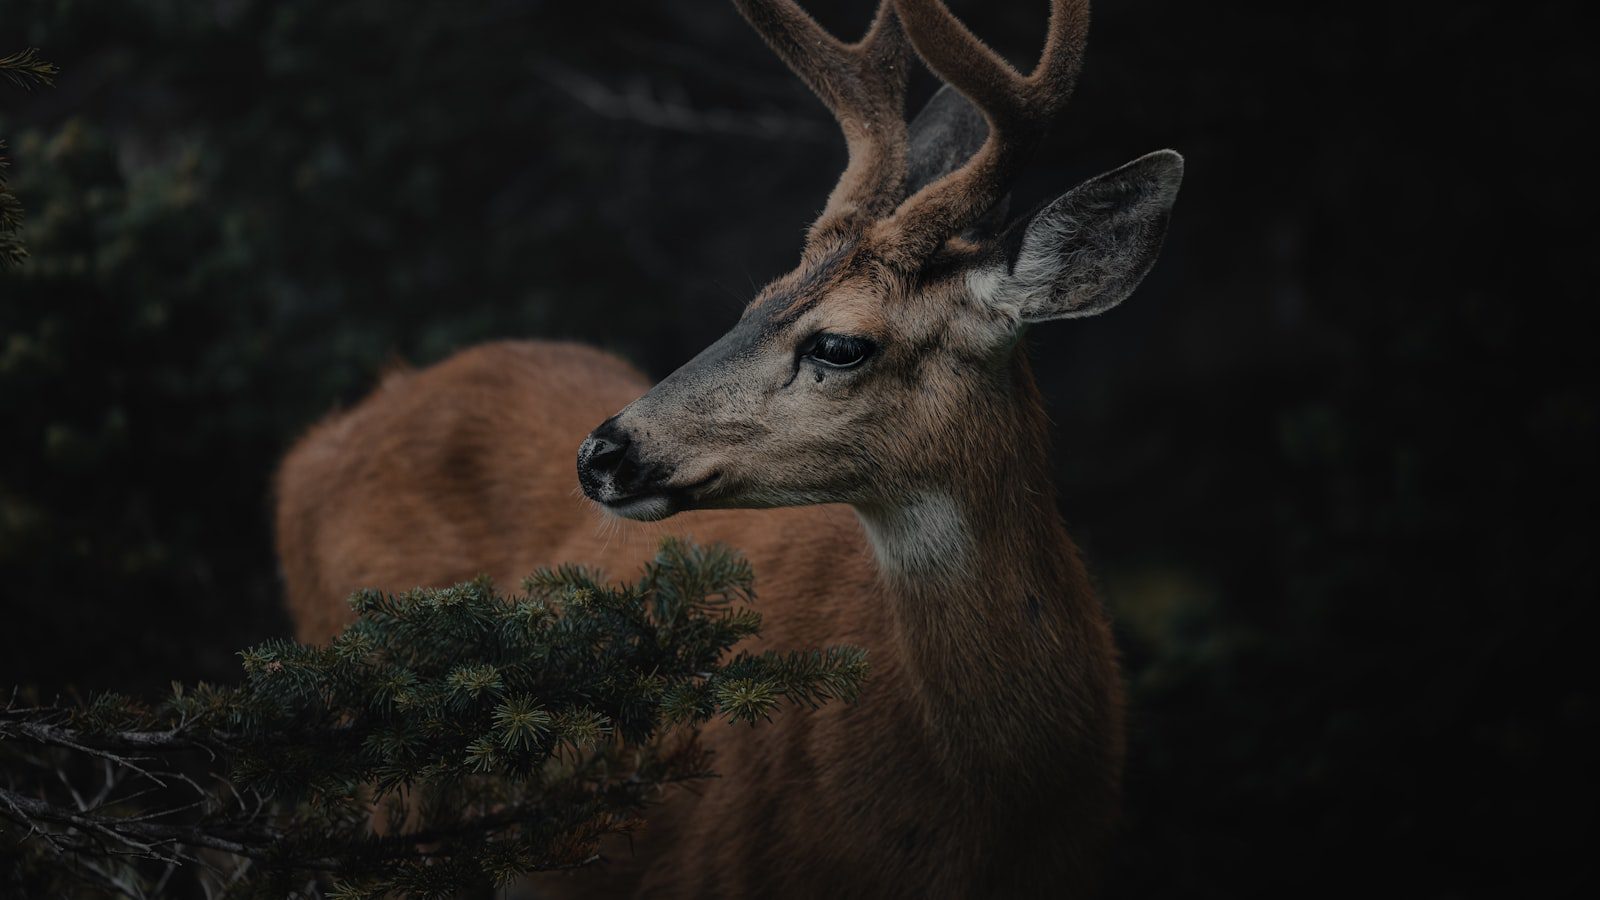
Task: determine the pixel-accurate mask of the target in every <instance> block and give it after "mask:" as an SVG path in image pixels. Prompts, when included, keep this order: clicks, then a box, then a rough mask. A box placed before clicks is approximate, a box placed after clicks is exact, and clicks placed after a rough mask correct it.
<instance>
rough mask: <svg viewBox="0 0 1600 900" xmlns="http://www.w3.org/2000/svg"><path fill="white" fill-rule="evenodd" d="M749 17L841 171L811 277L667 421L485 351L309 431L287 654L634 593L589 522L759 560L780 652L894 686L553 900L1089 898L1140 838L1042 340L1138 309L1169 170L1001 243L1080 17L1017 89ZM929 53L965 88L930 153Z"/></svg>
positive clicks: (585, 366)
mask: <svg viewBox="0 0 1600 900" xmlns="http://www.w3.org/2000/svg"><path fill="white" fill-rule="evenodd" d="M735 4H736V5H737V6H738V8H739V10H740V11H741V12H742V13H743V14H744V16H745V17H746V18H747V19H748V20H749V21H750V22H751V24H753V25H754V26H755V28H756V29H757V30H758V31H759V32H760V33H761V35H762V37H763V38H765V40H766V41H767V43H768V44H769V45H771V47H772V49H773V50H774V51H775V52H776V53H777V54H778V55H779V56H780V57H782V58H783V60H784V61H785V62H786V63H788V65H789V66H790V67H791V68H792V69H793V70H794V71H795V73H796V74H798V75H799V77H800V78H801V79H803V80H804V81H805V82H806V84H807V85H809V86H810V87H811V89H812V90H813V91H814V92H815V93H816V94H817V95H818V96H819V97H820V98H821V99H822V101H823V102H824V103H825V104H826V105H827V106H828V108H829V109H830V110H831V111H832V112H833V114H834V116H835V117H836V118H837V119H838V121H839V125H840V127H841V129H842V130H843V132H844V136H845V139H846V142H847V146H848V151H849V162H848V164H847V166H846V168H845V171H844V175H843V177H842V178H841V179H840V180H839V184H838V187H837V188H835V189H834V191H833V193H832V195H831V196H830V197H829V198H828V202H827V205H826V208H825V209H824V210H823V212H822V214H821V217H820V218H819V219H818V220H817V221H816V223H815V224H814V225H812V227H811V229H810V231H809V233H808V237H807V240H806V242H805V248H804V251H803V253H802V255H801V261H800V264H799V266H798V267H797V268H796V269H795V270H794V271H793V272H791V273H790V274H788V275H785V276H783V277H781V278H779V279H778V280H776V281H774V282H773V283H772V284H770V285H769V286H767V287H766V288H765V289H764V290H762V291H761V292H760V293H759V294H758V295H757V296H756V297H755V299H754V300H753V301H751V303H750V304H749V306H748V307H747V308H746V309H745V311H744V314H743V315H742V317H741V318H740V320H739V321H738V323H737V324H736V325H734V327H733V329H732V330H731V331H729V332H728V333H727V335H726V336H724V337H723V338H722V339H720V340H719V341H717V342H716V343H715V344H713V345H712V346H711V347H709V348H708V349H706V350H705V351H704V352H703V353H701V354H700V355H699V356H697V357H695V358H694V359H693V360H691V361H690V362H688V363H687V364H685V365H684V366H683V367H682V368H681V369H679V370H678V371H676V372H674V373H673V374H672V375H671V376H669V377H668V378H667V379H666V380H665V381H662V382H661V383H660V384H657V385H655V386H654V387H651V386H650V385H649V384H648V383H647V382H646V380H645V379H644V378H643V377H642V376H641V375H640V374H639V373H638V372H637V371H635V370H634V369H633V368H631V367H629V366H628V365H627V364H626V363H624V362H622V361H621V360H618V359H616V358H614V357H612V356H609V355H607V354H604V353H601V352H599V351H596V350H592V349H587V348H584V347H581V346H576V345H572V344H553V343H538V342H516V343H497V344H490V345H486V346H481V347H476V348H473V349H470V350H466V351H464V352H462V353H460V354H458V355H456V356H454V357H452V358H450V359H448V360H445V361H444V362H442V363H439V364H437V365H435V366H433V367H431V368H428V369H424V370H421V371H417V372H409V373H401V374H395V375H391V376H389V377H388V378H386V379H385V380H384V381H383V383H382V385H381V386H380V387H379V388H378V389H377V390H376V391H375V392H374V393H373V394H372V396H370V397H368V398H367V399H366V400H365V401H364V402H362V403H361V404H360V405H359V406H357V407H355V408H354V409H352V410H350V411H349V412H346V413H343V414H341V415H336V416H334V417H333V418H331V419H329V420H327V421H325V422H323V423H322V424H320V425H318V426H317V427H316V428H314V429H313V430H312V431H311V432H310V433H309V434H308V435H307V436H306V437H305V438H304V439H302V440H301V441H300V443H299V444H298V445H297V446H296V447H295V448H294V450H293V451H292V452H291V453H290V454H289V456H288V458H287V459H286V460H285V461H284V464H283V468H282V471H281V473H280V475H279V481H278V486H279V501H278V512H277V531H278V545H279V552H280V555H281V557H282V562H283V571H284V574H285V577H286V579H287V582H288V600H289V604H290V606H291V609H292V612H293V615H294V619H295V622H296V623H297V628H298V631H299V635H300V637H301V638H302V639H307V640H317V639H325V638H327V637H328V636H329V635H330V634H332V633H333V632H334V631H335V630H336V629H337V628H338V627H340V626H341V625H342V624H343V623H344V622H345V620H346V619H347V618H349V615H350V614H349V612H348V610H347V608H346V606H345V604H344V602H343V601H344V598H345V597H346V595H348V594H349V593H350V592H352V591H353V590H355V589H357V588H362V587H379V588H385V589H394V590H398V589H405V588H410V587H413V586H416V585H443V584H447V583H451V582H455V581H459V580H462V579H466V578H470V577H472V576H474V575H476V574H478V573H488V574H489V575H491V576H493V577H494V578H496V579H497V580H499V581H501V582H503V583H515V582H516V580H517V579H519V578H520V577H521V576H523V575H524V574H526V573H527V572H529V571H531V570H533V569H534V568H536V567H538V566H541V565H546V564H551V563H556V562H561V561H579V562H584V563H589V564H593V565H597V566H600V567H602V568H604V569H605V570H607V571H608V572H611V573H612V574H628V573H630V572H631V571H633V570H634V569H635V568H636V567H637V566H638V565H639V564H640V563H641V562H642V561H643V560H644V559H645V558H646V557H647V556H648V555H649V554H650V552H651V550H652V549H653V546H654V535H650V536H645V535H639V536H637V537H636V538H631V539H630V536H629V534H628V533H624V534H622V535H617V534H608V533H606V531H607V530H608V529H607V528H601V527H598V526H599V523H598V522H597V517H596V515H595V514H594V512H593V510H594V508H595V507H598V508H600V509H601V510H604V511H605V513H606V514H608V515H609V516H610V517H612V518H620V519H623V520H638V521H655V520H660V519H665V518H667V517H669V516H678V517H679V518H678V519H676V520H675V523H681V526H680V527H678V528H677V529H676V530H678V531H681V532H683V533H685V534H689V535H692V536H693V537H694V538H695V539H697V540H700V541H722V542H725V543H727V544H729V545H731V546H733V547H735V548H738V549H739V550H741V551H742V552H743V553H745V554H746V555H747V556H748V557H749V559H750V560H751V562H752V563H753V565H754V567H755V571H756V573H757V577H758V587H759V589H760V592H761V596H762V598H763V608H764V609H765V610H766V613H767V615H766V621H767V627H766V630H765V633H764V635H763V642H764V643H768V644H770V645H772V646H777V647H797V646H816V645H820V644H827V643H849V644H855V645H858V646H861V647H864V648H867V650H868V652H869V660H870V662H871V664H872V676H871V680H870V682H869V685H868V688H867V690H866V692H865V693H864V694H863V696H862V697H861V699H860V701H859V703H857V704H855V705H853V706H847V705H844V704H833V705H830V706H827V707H825V708H824V709H822V710H820V711H818V712H816V713H809V714H792V715H785V716H782V717H780V719H779V720H778V721H777V722H775V723H774V724H771V725H766V726H763V727H761V728H758V729H755V730H747V729H743V728H740V729H733V728H726V727H721V726H712V727H709V728H708V729H707V734H706V740H707V742H708V744H709V746H710V747H711V748H712V749H713V750H714V752H715V753H716V757H715V758H716V766H717V768H718V769H719V771H720V772H721V775H722V777H721V778H720V779H718V780H715V781H713V782H711V783H709V784H707V785H705V786H704V788H703V789H701V790H700V791H698V792H697V793H694V792H683V793H678V794H674V795H672V796H670V797H668V798H667V799H666V800H665V801H664V803H663V805H662V806H661V807H660V808H659V809H658V810H656V811H655V812H654V813H653V815H652V817H651V822H652V825H651V828H650V830H649V832H648V833H647V834H646V835H645V836H644V837H643V838H641V839H639V840H638V841H637V842H636V844H635V847H634V849H633V850H632V851H631V852H624V853H620V854H618V858H617V859H616V860H614V861H613V862H611V863H610V864H608V865H607V866H605V867H603V868H602V869H600V870H598V871H596V872H593V873H589V874H587V875H584V876H580V877H578V878H576V879H571V880H565V881H560V882H554V883H551V884H549V885H546V887H547V888H548V889H550V890H552V891H560V892H565V891H573V890H576V891H578V892H587V893H594V894H605V895H618V894H621V895H645V896H653V897H672V896H732V897H764V896H796V897H824V896H832V897H845V896H849V897H856V896H861V897H883V896H906V897H930V896H949V897H970V896H985V895H996V896H1038V895H1042V894H1048V895H1051V896H1073V895H1081V894H1084V893H1086V892H1088V891H1089V890H1090V889H1091V887H1092V884H1093V881H1094V872H1095V868H1096V859H1097V857H1098V856H1099V855H1100V853H1101V851H1102V847H1103V845H1104V842H1105V840H1106V836H1107V832H1108V830H1109V829H1110V826H1111V824H1112V822H1113V820H1114V817H1115V811H1116V807H1117V798H1118V785H1119V779H1120V770H1121V764H1122V756H1123V737H1122V711H1121V710H1122V699H1121V687H1120V680H1119V675H1118V670H1117V663H1116V651H1115V648H1114V646H1113V644H1112V639H1111V632H1110V627H1109V623H1108V621H1107V617H1106V613H1105V611H1104V610H1103V609H1102V607H1101V604H1100V603H1099V601H1098V600H1097V598H1096V597H1095V595H1094V593H1093V590H1092V588H1091V585H1090V580H1089V578H1088V576H1087V575H1086V573H1085V570H1084V566H1083V563H1082V562H1081V561H1080V559H1079V555H1078V551H1077V549H1076V548H1075V547H1074V545H1073V543H1072V540H1071V539H1070V538H1069V537H1068V536H1067V533H1066V531H1065V529H1064V528H1063V525H1062V521H1061V517H1060V515H1059V513H1058V511H1057V508H1056V501H1055V496H1054V491H1053V488H1052V485H1051V479H1050V474H1049V473H1050V466H1049V448H1048V437H1049V434H1048V432H1049V429H1048V426H1047V421H1046V416H1045V412H1044V409H1043V408H1042V406H1041V401H1040V398H1039V394H1038V391H1037V389H1036V388H1035V385H1034V380H1033V377H1032V375H1031V374H1030V371H1029V366H1028V358H1027V354H1026V353H1025V351H1024V349H1023V342H1022V340H1021V338H1022V333H1023V331H1024V329H1025V328H1026V326H1027V325H1028V324H1030V323H1033V322H1041V321H1045V320H1049V319H1061V318H1076V317H1081V316H1089V315H1094V314H1097V313H1100V312H1104V311H1105V310H1107V309H1109V308H1110V307H1112V306H1114V305H1116V304H1117V303H1118V302H1120V301H1121V300H1122V299H1123V298H1124V297H1126V296H1128V294H1129V293H1130V292H1132V291H1133V289H1134V287H1135V286H1136V285H1137V284H1138V283H1139V281H1140V280H1141V279H1142V278H1143V276H1144V274H1145V273H1146V272H1147V271H1148V270H1149V268H1150V266H1151V265H1152V263H1153V262H1154V260H1155V258H1156V254H1157V252H1158V250H1159V248H1160V244H1161V240H1162V236H1163V234H1164V232H1165V229H1166V223H1167V219H1168V216H1169V214H1170V211H1171V208H1172V204H1173V201H1174V198H1175V196H1176V194H1177V191H1178V184H1179V181H1180V179H1181V177H1182V172H1183V161H1182V158H1181V157H1179V156H1178V155H1177V154H1176V153H1173V152H1170V151H1161V152H1157V153H1152V154H1150V155H1148V156H1144V157H1141V158H1140V159H1137V160H1135V161H1133V162H1131V163H1128V164H1127V165H1125V166H1123V167H1122V168H1120V169H1117V170H1115V171H1112V172H1110V173H1107V174H1104V175H1101V176H1098V177H1096V178H1093V179H1091V180H1089V181H1088V182H1086V183H1084V184H1082V185H1080V186H1078V187H1077V188H1074V189H1073V190H1072V191H1070V192H1068V193H1067V194H1065V195H1063V196H1061V197H1060V198H1058V199H1057V200H1055V201H1054V202H1052V203H1050V204H1048V205H1046V206H1043V207H1042V208H1040V209H1038V210H1037V211H1036V212H1033V213H1032V214H1029V215H1027V216H1023V217H1021V218H1020V219H1018V220H1016V221H1015V222H1013V223H1012V224H1010V225H1009V226H1006V227H1000V226H999V224H998V222H997V219H998V218H999V215H1000V214H999V213H998V212H997V210H998V208H999V207H1001V206H1002V205H1003V204H1002V203H1001V201H1002V197H1003V195H1004V193H1005V190H1006V186H1007V183H1008V181H1009V180H1010V179H1011V178H1012V177H1013V176H1014V175H1015V174H1016V172H1017V170H1018V167H1019V166H1020V165H1021V164H1022V163H1023V162H1024V161H1025V160H1026V158H1027V157H1028V155H1029V153H1030V151H1031V150H1033V149H1034V148H1035V147H1036V145H1037V144H1038V142H1039V139H1040V137H1041V133H1042V132H1043V131H1044V129H1045V127H1046V125H1047V124H1048V123H1049V122H1050V121H1051V120H1052V119H1053V118H1054V117H1055V115H1056V113H1057V112H1058V111H1059V110H1060V109H1061V108H1062V106H1063V105H1064V104H1065V103H1066V100H1067V97H1068V95H1069V94H1070V93H1071V91H1072V88H1073V84H1074V81H1075V78H1076V76H1077V72H1078V68H1079V62H1080V59H1081V54H1082V50H1083V46H1084V38H1085V33H1086V30H1087V26H1088V6H1089V4H1088V0H1052V3H1051V12H1050V24H1049V33H1048V37H1047V38H1046V41H1045V46H1044V51H1043V55H1042V59H1041V61H1040V63H1039V64H1038V67H1037V68H1036V69H1035V70H1034V71H1033V72H1032V74H1029V75H1026V76H1024V75H1021V74H1019V73H1018V72H1017V71H1015V70H1014V69H1012V68H1011V66H1010V65H1008V64H1007V63H1006V62H1004V61H1003V60H1002V59H1000V57H998V56H997V55H996V54H995V53H993V52H992V51H990V50H989V49H988V48H987V47H986V46H985V45H984V44H983V43H981V42H980V41H979V40H978V39H977V38H975V37H974V36H973V35H972V34H971V33H970V32H969V31H968V30H967V29H966V28H965V27H964V26H963V25H961V24H960V23H959V22H958V21H957V20H956V19H955V18H954V17H953V16H952V14H951V13H950V12H949V11H948V10H947V9H946V8H945V6H944V5H943V4H942V3H940V2H938V0H886V2H884V3H883V4H882V6H880V8H879V9H878V12H877V15H876V17H875V18H874V20H873V22H872V25H871V27H870V29H869V31H868V32H867V34H866V36H865V37H864V38H863V39H862V40H861V41H860V42H858V43H855V44H845V43H843V42H841V41H839V40H837V39H835V38H834V37H832V36H831V35H829V34H827V33H826V32H825V31H824V30H823V29H822V28H821V27H820V26H819V25H817V23H816V22H815V21H814V20H813V19H811V18H810V17H809V16H808V15H807V14H806V13H804V12H803V11H801V10H800V9H799V8H798V7H797V6H796V5H795V4H794V2H792V0H735ZM912 49H914V50H915V52H916V54H917V55H918V56H920V57H921V58H922V60H923V61H924V62H925V63H926V64H927V65H928V66H929V68H931V69H932V70H933V71H934V73H936V74H937V75H938V76H940V77H941V78H943V79H944V81H945V82H947V87H945V88H944V89H943V90H941V91H940V92H939V93H938V94H937V95H936V96H935V97H934V99H933V101H932V102H930V104H929V105H928V107H927V109H926V110H925V111H924V112H923V113H922V114H921V115H919V116H918V117H917V118H916V120H915V121H913V122H912V123H911V124H910V125H907V123H906V121H905V119H904V115H903V105H904V92H905V87H906V81H907V66H908V63H909V57H910V50H912ZM618 409H620V410H621V412H616V411H617V410H618ZM612 413H615V415H612ZM606 416H610V418H605V417H606ZM602 419H604V421H603V422H602V423H601V424H600V425H599V427H598V428H595V429H594V430H593V431H592V432H589V429H590V428H591V427H593V425H594V423H596V422H599V421H600V420H602ZM586 433H587V437H585V435H586ZM580 445H581V446H580ZM575 448H576V449H577V451H578V483H579V484H580V485H581V486H582V491H583V493H584V494H585V495H587V497H588V501H592V505H590V503H589V502H587V501H584V500H583V499H581V498H579V497H577V496H576V492H575V491H574V490H573V477H572V475H573V473H572V469H571V465H572V462H571V460H572V456H571V453H572V451H573V450H574V449H575ZM754 510H761V511H754ZM624 527H625V528H636V527H637V526H633V525H631V524H630V525H627V526H624ZM656 527H657V528H658V529H659V528H661V527H665V526H656Z"/></svg>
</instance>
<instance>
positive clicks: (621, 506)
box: [597, 472, 722, 522]
mask: <svg viewBox="0 0 1600 900" xmlns="http://www.w3.org/2000/svg"><path fill="white" fill-rule="evenodd" d="M721 475H722V473H720V472H712V473H711V474H710V475H707V476H706V477H704V478H702V479H700V480H699V481H694V482H690V483H689V484H684V485H678V486H676V487H662V488H659V489H652V490H645V491H639V492H637V493H633V494H629V495H627V496H625V497H611V498H607V499H604V500H598V501H597V502H598V503H599V504H600V506H601V508H603V509H605V511H606V512H609V513H611V514H613V515H616V516H620V517H621V518H624V519H632V520H633V521H635V522H659V521H661V520H662V519H665V518H667V517H669V516H672V515H676V514H677V513H680V512H683V511H684V510H686V509H692V508H694V504H695V501H696V500H698V499H700V498H701V497H702V496H704V494H705V489H706V488H707V487H710V486H711V484H712V483H713V482H715V481H716V480H717V479H718V478H720V477H721Z"/></svg>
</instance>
